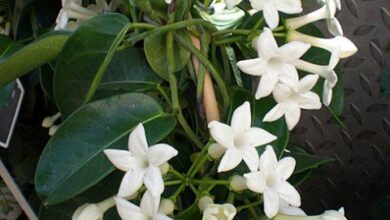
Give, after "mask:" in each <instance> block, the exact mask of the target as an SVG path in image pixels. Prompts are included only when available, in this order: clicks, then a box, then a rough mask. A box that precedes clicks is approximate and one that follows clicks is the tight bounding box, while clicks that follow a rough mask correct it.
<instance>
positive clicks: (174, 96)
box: [167, 31, 203, 149]
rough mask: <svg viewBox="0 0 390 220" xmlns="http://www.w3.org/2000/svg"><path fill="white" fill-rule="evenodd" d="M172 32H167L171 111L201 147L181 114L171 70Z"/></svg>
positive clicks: (200, 146)
mask: <svg viewBox="0 0 390 220" xmlns="http://www.w3.org/2000/svg"><path fill="white" fill-rule="evenodd" d="M173 53H174V51H173V33H172V32H171V31H170V32H168V33H167V61H168V75H169V86H170V88H171V97H172V111H173V113H174V114H175V115H176V118H177V120H178V122H179V124H180V125H181V127H182V128H183V130H184V132H185V133H186V134H187V136H188V137H189V138H190V139H191V140H192V142H194V144H195V145H196V146H197V147H198V148H199V149H202V147H203V145H202V143H201V142H200V140H199V139H198V137H197V136H196V134H195V133H194V132H193V131H192V129H191V128H190V126H189V125H188V123H187V121H186V119H185V118H184V116H183V113H182V111H181V107H180V102H179V94H178V89H177V79H176V76H175V73H174V70H173V66H174V65H173V63H174V57H173Z"/></svg>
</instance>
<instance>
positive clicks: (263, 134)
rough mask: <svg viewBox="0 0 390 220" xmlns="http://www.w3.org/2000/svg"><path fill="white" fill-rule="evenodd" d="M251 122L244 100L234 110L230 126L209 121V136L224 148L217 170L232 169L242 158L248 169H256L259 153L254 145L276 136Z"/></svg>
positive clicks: (248, 109)
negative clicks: (252, 125) (253, 125)
mask: <svg viewBox="0 0 390 220" xmlns="http://www.w3.org/2000/svg"><path fill="white" fill-rule="evenodd" d="M251 124H252V117H251V110H250V104H249V102H245V103H244V104H242V105H241V106H240V107H238V108H237V109H236V110H235V111H234V113H233V117H232V122H231V126H228V125H226V124H223V123H221V122H217V121H212V122H210V123H209V129H210V134H211V136H212V137H213V138H214V140H215V141H217V142H218V144H219V145H220V146H222V147H224V148H225V149H226V152H225V154H224V156H223V158H222V160H221V162H220V164H219V166H218V172H224V171H228V170H232V169H234V168H235V167H237V166H238V165H239V164H240V162H241V161H242V160H244V161H245V163H246V165H247V166H248V168H249V169H250V170H256V169H257V167H258V165H259V155H258V153H257V151H256V147H258V146H260V145H264V144H267V143H270V142H272V141H274V140H275V139H276V137H275V136H274V135H272V134H270V133H268V132H267V131H265V130H263V129H261V128H256V127H251Z"/></svg>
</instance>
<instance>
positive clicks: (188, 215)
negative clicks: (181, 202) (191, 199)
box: [175, 204, 202, 220]
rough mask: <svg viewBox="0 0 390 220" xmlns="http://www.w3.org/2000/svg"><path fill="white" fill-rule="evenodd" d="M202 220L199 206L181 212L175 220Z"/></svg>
mask: <svg viewBox="0 0 390 220" xmlns="http://www.w3.org/2000/svg"><path fill="white" fill-rule="evenodd" d="M188 219H191V220H200V219H202V213H200V211H199V208H198V205H197V204H193V205H191V206H190V207H188V208H187V209H186V210H184V211H182V212H180V213H179V214H178V215H176V216H175V220H188Z"/></svg>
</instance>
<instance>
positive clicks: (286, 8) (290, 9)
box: [274, 0, 302, 14]
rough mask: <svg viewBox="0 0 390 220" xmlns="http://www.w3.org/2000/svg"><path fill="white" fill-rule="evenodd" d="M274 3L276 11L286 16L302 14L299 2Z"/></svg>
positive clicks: (285, 0)
mask: <svg viewBox="0 0 390 220" xmlns="http://www.w3.org/2000/svg"><path fill="white" fill-rule="evenodd" d="M274 2H275V3H274V4H275V7H276V8H277V9H278V11H281V12H284V13H286V14H296V13H301V12H302V4H301V0H278V1H274Z"/></svg>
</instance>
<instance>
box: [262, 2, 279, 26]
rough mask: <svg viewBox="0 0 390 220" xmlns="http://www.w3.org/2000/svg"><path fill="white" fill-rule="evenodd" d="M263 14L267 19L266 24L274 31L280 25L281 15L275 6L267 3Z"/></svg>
mask: <svg viewBox="0 0 390 220" xmlns="http://www.w3.org/2000/svg"><path fill="white" fill-rule="evenodd" d="M263 14H264V18H265V22H266V23H267V25H268V26H269V27H270V28H271V29H274V28H276V27H277V26H278V24H279V13H278V10H277V9H276V8H275V6H274V5H272V4H269V3H267V4H266V3H265V2H264V5H263Z"/></svg>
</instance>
